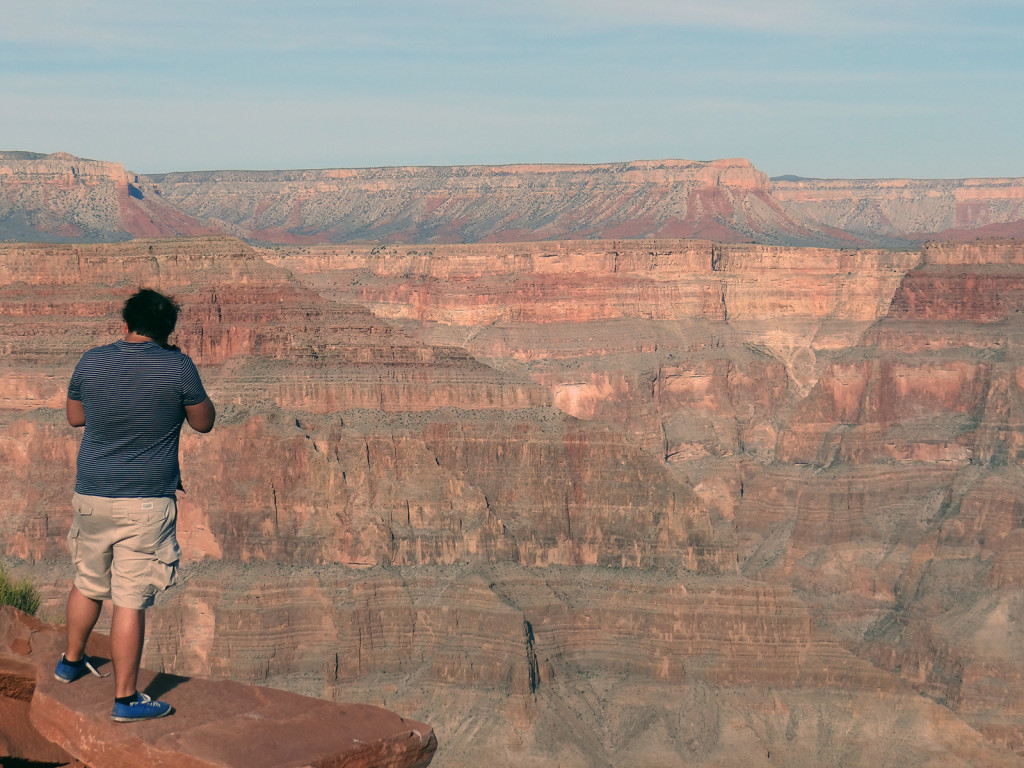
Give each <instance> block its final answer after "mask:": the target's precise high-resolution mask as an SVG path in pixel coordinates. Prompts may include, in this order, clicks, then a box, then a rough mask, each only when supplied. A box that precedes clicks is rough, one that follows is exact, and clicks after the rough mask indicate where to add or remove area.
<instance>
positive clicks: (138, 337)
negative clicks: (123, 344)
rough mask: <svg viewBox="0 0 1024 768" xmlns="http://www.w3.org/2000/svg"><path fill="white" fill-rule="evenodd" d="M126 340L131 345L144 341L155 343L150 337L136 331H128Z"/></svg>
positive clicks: (125, 336)
mask: <svg viewBox="0 0 1024 768" xmlns="http://www.w3.org/2000/svg"><path fill="white" fill-rule="evenodd" d="M124 340H125V341H127V342H128V343H129V344H141V343H142V342H144V341H153V340H152V339H151V338H149V336H143V335H142V334H141V333H136V332H135V331H128V332H127V333H125V335H124Z"/></svg>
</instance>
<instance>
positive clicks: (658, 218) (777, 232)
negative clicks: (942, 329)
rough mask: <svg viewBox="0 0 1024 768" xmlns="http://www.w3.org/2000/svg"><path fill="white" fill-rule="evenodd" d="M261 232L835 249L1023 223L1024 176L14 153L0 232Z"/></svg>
mask: <svg viewBox="0 0 1024 768" xmlns="http://www.w3.org/2000/svg"><path fill="white" fill-rule="evenodd" d="M212 234H221V235H230V236H234V237H238V238H241V239H244V240H246V241H247V242H249V243H252V244H256V245H316V244H325V243H332V244H338V243H349V242H351V243H379V244H388V243H405V244H410V243H423V244H431V243H432V244H445V243H450V244H455V243H488V242H521V241H555V240H600V239H620V238H631V239H637V238H648V239H650V238H705V239H710V240H715V241H717V242H725V243H731V242H735V243H743V242H752V243H759V244H764V245H791V246H793V245H799V246H812V247H829V248H861V247H904V246H908V245H913V244H915V243H919V242H923V241H926V240H973V239H975V238H977V237H985V238H991V237H1002V238H1011V237H1017V238H1020V237H1022V236H1024V179H1020V178H1001V179H931V180H929V179H853V180H842V179H812V178H799V177H794V176H781V177H778V178H769V177H768V176H767V174H765V173H763V172H762V171H760V170H758V169H757V168H756V167H755V166H754V165H753V164H752V163H751V162H750V161H749V160H747V159H743V158H727V159H717V160H679V159H664V160H634V161H630V162H621V163H600V164H589V165H585V164H576V165H568V164H561V165H560V164H548V165H528V164H523V165H504V166H435V167H389V168H332V169H307V170H275V171H245V170H206V171H186V172H175V173H162V174H149V175H146V174H142V173H137V172H133V171H128V170H126V169H125V167H124V166H123V165H122V164H121V163H117V162H106V161H97V160H86V159H82V158H78V157H74V156H72V155H69V154H67V153H63V152H57V153H53V154H49V155H45V154H41V153H34V152H9V151H8V152H3V151H0V240H7V241H28V242H35V241H39V242H83V243H84V242H112V241H121V240H129V239H132V238H138V237H167V236H203V235H212Z"/></svg>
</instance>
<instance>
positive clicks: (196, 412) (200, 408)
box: [68, 398, 217, 432]
mask: <svg viewBox="0 0 1024 768" xmlns="http://www.w3.org/2000/svg"><path fill="white" fill-rule="evenodd" d="M79 405H81V403H79ZM68 418H69V419H70V418H71V417H70V416H69V417H68ZM84 418H85V415H84V414H83V421H82V423H83V424H84V423H85V421H84ZM216 418H217V411H216V410H215V409H214V407H213V402H212V401H211V400H210V398H206V399H205V400H203V402H201V403H196V404H195V405H186V406H185V420H186V421H188V425H189V426H190V427H192V429H194V430H195V431H196V432H209V431H210V430H211V429H213V422H214V420H215V419H216Z"/></svg>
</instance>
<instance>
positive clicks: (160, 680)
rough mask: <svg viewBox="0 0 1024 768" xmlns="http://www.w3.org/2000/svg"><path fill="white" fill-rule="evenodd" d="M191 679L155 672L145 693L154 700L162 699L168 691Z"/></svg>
mask: <svg viewBox="0 0 1024 768" xmlns="http://www.w3.org/2000/svg"><path fill="white" fill-rule="evenodd" d="M191 679H192V678H191V677H185V676H184V675H172V674H170V673H169V672H157V674H156V677H154V678H153V679H152V680H150V681H149V685H147V686H146V690H145V693H146V694H147V695H148V696H152V697H153V698H154V699H159V698H162V697H163V696H164V695H165V694H166V693H167V692H168V691H170V690H173V689H175V688H177V687H178V686H179V685H181V684H182V683H187V682H188V681H189V680H191Z"/></svg>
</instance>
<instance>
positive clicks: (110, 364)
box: [68, 341, 206, 498]
mask: <svg viewBox="0 0 1024 768" xmlns="http://www.w3.org/2000/svg"><path fill="white" fill-rule="evenodd" d="M68 398H69V399H71V400H80V401H81V403H82V408H83V410H84V411H85V434H84V435H82V445H81V446H80V447H79V449H78V476H77V479H76V481H75V491H76V492H77V493H83V494H87V495H89V496H105V497H108V498H138V497H140V496H167V497H173V496H174V492H175V490H176V489H177V487H178V481H179V479H180V476H181V475H180V469H179V467H178V436H179V435H180V434H181V425H182V422H184V420H185V406H186V405H198V404H199V403H201V402H203V400H205V399H206V391H205V390H204V389H203V383H202V381H200V379H199V372H198V371H197V370H196V366H195V364H194V363H193V362H192V360H191V358H189V356H188V355H184V354H182V353H181V352H177V351H173V350H169V349H164V348H163V347H161V346H160V345H159V344H157V343H155V342H152V341H144V342H141V343H129V342H127V341H116V342H114V343H113V344H107V345H106V346H103V347H95V348H94V349H90V350H89V351H88V352H86V353H85V354H84V355H82V359H81V360H79V361H78V365H77V366H76V367H75V372H74V374H72V376H71V383H70V384H69V385H68Z"/></svg>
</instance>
